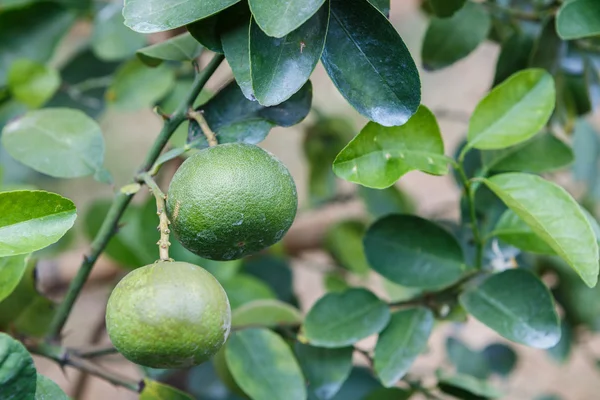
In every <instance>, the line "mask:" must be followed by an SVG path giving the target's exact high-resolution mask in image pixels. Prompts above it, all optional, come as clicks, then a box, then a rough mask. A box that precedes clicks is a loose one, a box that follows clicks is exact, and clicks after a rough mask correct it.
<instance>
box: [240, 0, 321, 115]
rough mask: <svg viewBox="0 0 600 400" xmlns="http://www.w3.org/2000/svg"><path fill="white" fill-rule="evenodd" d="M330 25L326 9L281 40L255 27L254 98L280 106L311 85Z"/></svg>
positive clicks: (252, 51) (252, 35)
mask: <svg viewBox="0 0 600 400" xmlns="http://www.w3.org/2000/svg"><path fill="white" fill-rule="evenodd" d="M287 4H294V3H290V2H287ZM328 22H329V8H328V7H322V8H321V9H320V10H319V11H318V12H317V13H316V14H314V15H313V16H312V17H311V18H310V19H309V20H308V21H306V22H305V23H303V24H302V26H300V27H299V28H298V29H296V30H295V31H293V32H290V33H289V34H287V35H285V36H283V37H281V38H273V37H270V36H267V35H266V34H265V33H264V32H263V31H262V30H261V29H260V28H259V27H258V25H257V24H256V23H255V22H254V21H253V22H252V23H251V26H250V73H251V77H252V78H251V79H252V89H253V91H254V96H255V97H256V99H257V100H258V102H259V103H260V104H262V105H264V106H274V105H277V104H280V103H282V102H284V101H285V100H287V99H289V98H290V97H291V96H292V95H293V94H294V93H296V92H297V91H298V90H300V88H302V86H303V85H304V84H305V83H306V81H308V78H309V77H310V75H311V74H312V72H313V70H314V69H315V67H316V66H317V62H319V58H320V57H321V53H322V52H323V46H324V44H325V35H326V33H327V25H328Z"/></svg>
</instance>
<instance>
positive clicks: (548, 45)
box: [529, 18, 566, 74]
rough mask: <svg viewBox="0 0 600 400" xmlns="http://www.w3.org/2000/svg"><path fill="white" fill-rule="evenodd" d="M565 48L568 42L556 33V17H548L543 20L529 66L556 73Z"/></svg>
mask: <svg viewBox="0 0 600 400" xmlns="http://www.w3.org/2000/svg"><path fill="white" fill-rule="evenodd" d="M565 49H566V43H565V42H564V41H563V40H561V38H560V37H558V35H557V34H556V27H555V26H554V19H553V18H548V19H546V20H545V21H543V22H542V29H541V31H540V32H539V35H538V37H537V39H536V41H535V43H534V45H533V50H532V52H531V58H530V60H529V66H530V67H533V68H544V69H545V70H547V71H548V72H550V73H551V74H556V73H557V72H558V70H559V67H560V64H561V59H562V58H563V55H564V54H565Z"/></svg>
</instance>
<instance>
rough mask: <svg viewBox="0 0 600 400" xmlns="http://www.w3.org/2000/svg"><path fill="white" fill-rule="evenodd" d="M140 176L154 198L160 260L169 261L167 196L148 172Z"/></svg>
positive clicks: (169, 243) (169, 231)
mask: <svg viewBox="0 0 600 400" xmlns="http://www.w3.org/2000/svg"><path fill="white" fill-rule="evenodd" d="M142 178H143V179H144V182H145V183H146V185H148V188H149V189H150V191H151V192H152V194H153V195H154V198H155V199H156V214H157V215H158V220H159V223H158V230H159V231H160V239H159V240H158V242H157V243H156V244H157V245H158V254H159V257H160V260H161V261H170V260H171V258H170V257H169V246H170V245H171V242H169V233H171V230H170V229H169V225H170V224H171V221H169V217H167V208H166V204H165V200H166V198H167V196H165V194H164V193H163V191H162V190H160V188H159V187H158V185H157V184H156V182H155V181H154V179H152V177H151V176H150V174H149V173H144V174H142Z"/></svg>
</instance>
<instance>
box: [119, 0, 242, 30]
mask: <svg viewBox="0 0 600 400" xmlns="http://www.w3.org/2000/svg"><path fill="white" fill-rule="evenodd" d="M238 1H239V0H203V1H202V2H198V1H197V0H181V1H179V2H177V3H173V2H165V1H164V0H127V1H126V2H125V7H124V8H123V15H124V16H125V25H127V26H128V27H130V28H131V29H133V30H134V31H136V32H142V33H152V32H161V31H168V30H170V29H174V28H179V27H181V26H184V25H187V24H189V23H191V22H194V21H197V20H199V19H203V18H206V17H210V16H211V15H213V14H216V13H217V12H219V11H221V10H223V9H225V8H227V7H229V6H231V5H233V4H235V3H237V2H238Z"/></svg>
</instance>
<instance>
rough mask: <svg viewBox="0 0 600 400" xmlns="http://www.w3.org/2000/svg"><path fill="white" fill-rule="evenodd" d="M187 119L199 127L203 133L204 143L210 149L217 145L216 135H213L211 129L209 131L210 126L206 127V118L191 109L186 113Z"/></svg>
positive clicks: (199, 112)
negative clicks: (206, 143)
mask: <svg viewBox="0 0 600 400" xmlns="http://www.w3.org/2000/svg"><path fill="white" fill-rule="evenodd" d="M188 117H189V118H191V119H193V120H194V121H196V122H197V123H198V125H200V129H201V130H202V133H204V136H205V137H206V141H207V142H208V145H209V146H210V147H213V146H216V145H218V144H219V142H218V140H217V135H215V133H214V132H213V131H212V129H210V126H208V122H206V118H204V115H202V111H195V110H194V109H193V108H190V111H188Z"/></svg>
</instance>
